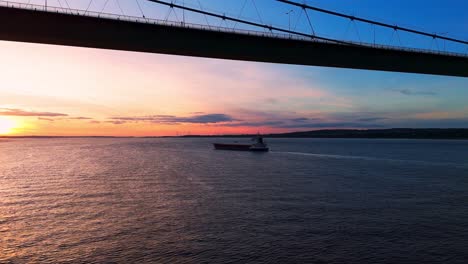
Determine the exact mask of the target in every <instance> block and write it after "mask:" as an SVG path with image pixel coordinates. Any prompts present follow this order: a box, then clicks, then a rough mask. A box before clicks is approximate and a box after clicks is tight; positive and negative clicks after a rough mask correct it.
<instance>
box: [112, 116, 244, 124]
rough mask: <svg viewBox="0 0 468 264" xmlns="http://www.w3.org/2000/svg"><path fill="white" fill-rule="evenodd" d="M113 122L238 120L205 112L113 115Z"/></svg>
mask: <svg viewBox="0 0 468 264" xmlns="http://www.w3.org/2000/svg"><path fill="white" fill-rule="evenodd" d="M110 119H111V120H112V121H108V122H111V123H115V122H150V123H157V124H171V125H174V124H180V123H191V124H215V123H227V122H233V121H238V120H236V119H235V118H233V117H231V116H229V115H226V114H205V115H194V116H189V117H184V116H174V115H152V116H137V117H112V118H110ZM118 124H121V123H118Z"/></svg>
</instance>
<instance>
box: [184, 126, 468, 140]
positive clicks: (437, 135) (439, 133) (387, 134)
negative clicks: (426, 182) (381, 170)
mask: <svg viewBox="0 0 468 264" xmlns="http://www.w3.org/2000/svg"><path fill="white" fill-rule="evenodd" d="M241 136H243V137H251V136H253V135H241ZM263 136H264V137H267V138H388V139H390V138H402V139H468V129H466V128H421V129H415V128H392V129H333V130H314V131H302V132H291V133H281V134H264V135H263ZM184 137H219V136H196V135H189V136H184ZM222 137H240V135H223V136H222Z"/></svg>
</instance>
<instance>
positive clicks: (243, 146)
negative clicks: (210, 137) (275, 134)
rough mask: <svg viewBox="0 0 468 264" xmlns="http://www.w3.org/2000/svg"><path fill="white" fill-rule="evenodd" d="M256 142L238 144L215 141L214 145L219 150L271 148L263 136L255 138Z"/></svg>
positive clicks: (261, 150) (263, 150) (262, 149)
mask: <svg viewBox="0 0 468 264" xmlns="http://www.w3.org/2000/svg"><path fill="white" fill-rule="evenodd" d="M255 140H256V142H255V143H254V144H238V143H229V144H225V143H214V144H213V146H214V148H215V149H218V150H237V151H259V152H267V151H269V148H268V146H267V144H266V143H265V142H264V141H263V138H262V137H257V138H255Z"/></svg>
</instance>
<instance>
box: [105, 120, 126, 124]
mask: <svg viewBox="0 0 468 264" xmlns="http://www.w3.org/2000/svg"><path fill="white" fill-rule="evenodd" d="M106 123H110V124H114V125H123V124H125V123H127V122H126V121H119V120H116V121H106Z"/></svg>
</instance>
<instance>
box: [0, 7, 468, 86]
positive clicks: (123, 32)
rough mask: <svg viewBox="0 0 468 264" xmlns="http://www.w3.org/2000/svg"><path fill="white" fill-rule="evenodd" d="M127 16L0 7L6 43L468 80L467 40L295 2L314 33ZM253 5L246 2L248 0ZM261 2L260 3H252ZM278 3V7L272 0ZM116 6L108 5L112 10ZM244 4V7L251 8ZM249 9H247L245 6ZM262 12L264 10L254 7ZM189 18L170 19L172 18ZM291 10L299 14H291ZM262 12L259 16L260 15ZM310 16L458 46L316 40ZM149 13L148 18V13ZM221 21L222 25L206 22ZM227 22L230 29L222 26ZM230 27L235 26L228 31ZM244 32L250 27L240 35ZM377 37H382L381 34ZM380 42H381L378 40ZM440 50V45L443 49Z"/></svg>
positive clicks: (237, 19)
mask: <svg viewBox="0 0 468 264" xmlns="http://www.w3.org/2000/svg"><path fill="white" fill-rule="evenodd" d="M114 1H116V3H117V6H118V8H119V9H120V11H121V12H120V13H109V12H104V8H102V9H101V10H90V6H91V4H92V2H93V0H90V1H89V4H88V6H87V8H86V9H78V8H72V7H71V6H70V5H69V3H68V2H67V1H66V0H64V2H62V1H59V0H57V1H55V2H56V3H58V4H56V5H51V2H53V1H52V0H49V1H47V0H45V1H43V4H37V3H35V4H31V3H30V2H31V1H22V2H18V1H0V40H5V41H17V42H29V43H40V44H53V45H64V46H76V47H88V48H100V49H113V50H123V51H137V52H148V53H162V54H172V55H183V56H195V57H206V58H218V59H230V60H243V61H256V62H270V63H282V64H296V65H310V66H325V67H338V68H350V69H364V70H380V71H392V72H405V73H420V74H435V75H446V76H459V77H468V54H467V53H463V52H460V50H462V51H463V50H464V49H466V50H467V51H468V41H466V40H463V39H457V38H452V37H448V36H446V35H444V34H436V33H428V32H426V31H422V30H416V29H413V28H410V27H402V26H398V25H393V24H389V23H384V22H380V21H376V20H371V19H367V18H363V17H358V16H353V15H349V14H344V13H339V12H335V11H332V10H326V9H322V8H319V7H316V6H311V5H307V4H303V3H299V2H295V1H289V0H276V1H277V2H280V3H281V4H284V5H285V6H288V7H291V8H297V9H298V10H300V12H302V13H301V14H305V15H304V19H307V20H306V21H307V22H308V23H309V25H310V29H311V30H310V32H306V31H303V30H296V29H295V28H292V27H291V25H289V26H288V27H282V26H274V25H272V24H269V23H265V22H264V21H256V20H252V19H245V18H243V17H241V16H235V15H227V14H226V13H224V12H215V11H208V10H206V9H204V8H203V7H202V5H201V3H200V1H198V3H199V6H189V5H186V4H184V3H181V1H178V2H177V1H172V2H169V1H160V0H135V3H136V4H137V5H138V9H139V11H140V12H141V14H140V15H125V12H123V10H122V8H121V6H120V4H119V2H118V0H114ZM139 1H144V2H146V3H147V4H148V3H150V4H152V5H158V6H160V7H165V8H167V10H168V13H167V14H168V15H166V18H165V19H163V18H162V17H150V16H148V14H146V15H145V10H143V9H142V6H141V4H140V2H139ZM245 1H247V0H245ZM251 1H255V0H251ZM272 1H274V0H272ZM108 2H109V0H106V1H105V4H104V7H105V5H107V4H108ZM244 5H245V2H244ZM243 8H244V7H243ZM255 8H257V7H256V6H255ZM176 10H179V15H180V12H182V17H177V16H175V17H176V19H174V20H169V19H168V18H169V16H170V14H171V13H173V14H175V15H176V14H177V11H176ZM291 10H292V9H291ZM256 11H257V13H258V10H256ZM310 12H318V13H322V14H326V15H329V16H335V17H338V18H341V19H346V20H349V21H350V23H351V22H352V23H355V22H356V21H357V22H359V23H363V24H368V25H371V26H372V27H381V28H386V29H389V30H390V31H391V32H392V36H393V34H397V35H398V33H399V32H405V33H408V34H414V35H418V36H422V37H426V38H428V39H429V40H431V41H443V42H444V43H446V42H450V43H453V44H455V45H458V47H459V49H457V51H456V52H455V51H447V50H441V49H440V48H439V49H421V48H418V47H416V48H415V47H411V46H402V45H399V46H397V45H385V44H382V43H376V42H375V41H373V42H364V41H354V40H349V39H348V40H347V39H341V38H338V37H331V36H323V35H320V34H317V33H316V32H315V30H314V27H313V23H312V22H311V19H310V15H309V14H310ZM146 13H147V12H146ZM186 13H187V14H188V13H191V14H197V15H199V16H200V17H203V18H204V19H205V21H206V23H201V22H200V21H197V23H195V22H190V21H187V20H186V18H185V14H186ZM207 18H209V19H211V20H212V21H213V19H216V20H218V21H220V23H219V24H218V25H216V26H215V25H213V24H214V23H209V20H208V19H207ZM223 22H224V25H226V26H221V25H222V24H223ZM227 22H230V23H231V25H233V26H227V25H228V24H227ZM238 25H243V26H244V27H243V28H240V27H239V26H238ZM374 34H375V33H374ZM374 38H375V37H374ZM436 43H437V42H436Z"/></svg>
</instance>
